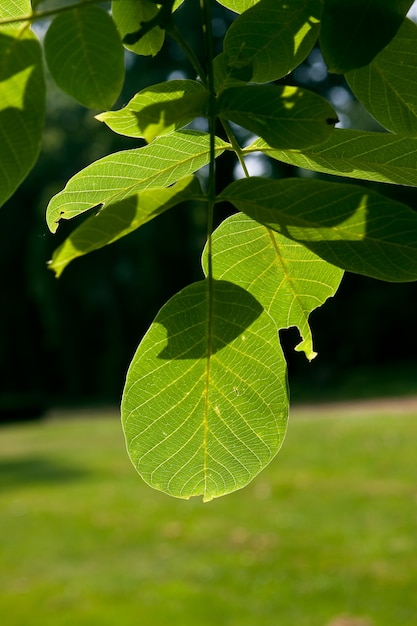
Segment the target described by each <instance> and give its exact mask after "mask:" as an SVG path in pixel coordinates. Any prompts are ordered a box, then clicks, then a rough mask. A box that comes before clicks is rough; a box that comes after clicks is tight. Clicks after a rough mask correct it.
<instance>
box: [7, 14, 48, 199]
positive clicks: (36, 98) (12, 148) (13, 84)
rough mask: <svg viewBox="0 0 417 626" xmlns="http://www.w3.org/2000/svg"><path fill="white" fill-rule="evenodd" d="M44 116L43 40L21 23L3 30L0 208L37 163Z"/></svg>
mask: <svg viewBox="0 0 417 626" xmlns="http://www.w3.org/2000/svg"><path fill="white" fill-rule="evenodd" d="M17 6H18V5H17ZM9 8H10V7H9ZM4 9H5V7H2V15H4V13H5V11H4ZM12 16H13V14H12V15H11V17H12ZM6 17H9V14H8V13H6ZM44 117H45V79H44V74H43V61H42V50H41V47H40V44H39V41H38V39H37V38H36V36H35V35H34V34H33V33H32V32H31V31H30V30H29V28H28V26H27V24H26V25H23V26H22V24H20V28H7V29H6V28H4V27H3V28H1V29H0V206H1V205H2V204H3V203H4V202H5V201H6V200H7V199H8V198H9V197H10V196H11V195H12V194H13V193H14V191H15V190H16V188H17V187H18V186H19V185H20V183H21V182H22V181H23V180H24V179H25V178H26V176H27V174H28V173H29V172H30V170H31V169H32V167H33V166H34V164H35V163H36V160H37V158H38V155H39V151H40V148H41V143H42V132H43V125H44Z"/></svg>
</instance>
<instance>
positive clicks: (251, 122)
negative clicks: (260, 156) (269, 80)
mask: <svg viewBox="0 0 417 626" xmlns="http://www.w3.org/2000/svg"><path fill="white" fill-rule="evenodd" d="M218 112H219V115H220V117H222V118H223V119H228V120H232V121H233V122H235V123H236V124H239V125H240V126H243V127H244V128H247V129H248V130H250V131H252V132H253V133H255V134H256V135H260V136H261V137H262V138H263V139H265V141H267V142H268V143H269V144H270V145H271V146H275V147H280V148H282V149H285V148H292V149H296V148H303V147H306V146H309V145H312V144H317V143H321V142H322V141H324V140H325V139H326V138H327V137H328V136H329V134H330V133H331V132H332V131H333V129H334V125H335V123H336V122H337V116H336V113H335V111H334V110H333V108H332V107H331V106H330V104H329V103H328V102H327V100H325V99H324V98H321V97H320V96H318V95H317V94H315V93H313V92H311V91H308V90H306V89H300V88H299V87H289V86H273V85H247V86H242V87H240V86H236V87H229V88H228V89H225V90H224V91H223V92H222V93H221V95H220V96H219V99H218Z"/></svg>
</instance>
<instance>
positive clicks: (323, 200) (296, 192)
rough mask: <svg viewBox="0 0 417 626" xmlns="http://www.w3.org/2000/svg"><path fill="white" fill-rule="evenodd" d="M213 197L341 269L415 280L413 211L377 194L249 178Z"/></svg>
mask: <svg viewBox="0 0 417 626" xmlns="http://www.w3.org/2000/svg"><path fill="white" fill-rule="evenodd" d="M219 197H220V199H221V198H222V199H224V200H228V201H229V202H231V203H232V204H233V205H234V206H235V207H236V208H237V209H239V210H240V211H243V212H244V213H246V214H247V215H249V217H251V218H252V219H254V220H256V221H258V222H260V223H261V224H264V225H265V226H267V227H268V228H271V229H272V230H276V231H277V232H279V233H280V234H282V235H284V236H285V237H288V238H289V239H292V240H294V241H298V242H299V243H301V244H303V245H305V246H306V247H307V248H309V250H311V251H312V252H314V253H315V254H317V255H318V256H320V257H321V258H322V259H325V260H326V261H328V262H329V263H332V264H333V265H337V266H338V267H341V268H342V269H344V270H347V271H350V272H354V273H357V274H363V275H365V276H370V277H371V278H378V279H380V280H385V281H392V282H406V281H414V280H417V212H415V211H413V210H411V209H410V208H409V207H407V206H406V205H404V204H402V203H400V202H396V201H394V200H391V199H389V198H387V197H385V196H383V195H381V194H379V193H375V192H374V191H370V190H368V189H366V188H364V187H359V186H358V185H348V184H340V183H329V182H325V181H320V180H305V179H282V180H268V179H265V178H256V177H252V178H248V179H242V180H237V181H235V182H233V183H232V184H231V185H229V186H228V187H227V188H226V189H225V190H224V191H223V192H222V193H221V194H220V196H219Z"/></svg>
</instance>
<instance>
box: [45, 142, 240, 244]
mask: <svg viewBox="0 0 417 626" xmlns="http://www.w3.org/2000/svg"><path fill="white" fill-rule="evenodd" d="M227 146H228V144H226V143H225V142H224V141H222V140H221V139H217V140H216V146H215V151H216V156H218V155H219V154H221V153H222V152H223V150H224V149H225V147H227ZM209 160H210V150H209V135H208V134H207V133H200V132H197V131H179V132H175V133H171V134H170V135H165V136H163V137H160V138H159V139H155V141H153V142H152V143H151V144H149V145H147V146H144V147H143V148H137V149H133V150H124V151H123V152H116V153H115V154H111V155H109V156H107V157H104V158H103V159H99V160H98V161H96V162H95V163H92V164H91V165H89V166H88V167H86V168H85V169H83V170H81V172H78V174H76V175H75V176H73V177H72V178H71V179H70V180H69V181H68V183H67V185H66V187H65V189H63V190H62V191H61V192H59V193H58V194H57V195H56V196H54V197H53V198H52V200H51V201H50V203H49V205H48V208H47V216H46V217H47V223H48V226H49V228H50V230H51V231H52V232H55V231H56V230H57V228H58V225H59V221H60V220H61V219H71V218H73V217H75V216H77V215H80V214H81V213H84V212H85V211H88V209H91V208H92V207H95V206H98V205H103V206H106V205H109V204H112V203H115V202H121V201H122V200H125V199H126V198H129V197H130V196H132V195H134V194H136V193H137V192H138V191H141V190H143V189H150V188H158V187H168V186H169V185H171V184H173V183H175V182H176V181H177V180H179V179H180V178H182V177H184V176H187V175H188V174H192V173H193V172H196V171H197V170H198V169H200V167H203V166H204V165H206V164H207V163H208V162H209Z"/></svg>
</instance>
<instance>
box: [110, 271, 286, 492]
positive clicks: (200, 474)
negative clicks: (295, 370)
mask: <svg viewBox="0 0 417 626" xmlns="http://www.w3.org/2000/svg"><path fill="white" fill-rule="evenodd" d="M287 408H288V393H287V384H286V367H285V360H284V357H283V354H282V351H281V348H280V345H279V340H278V333H277V331H276V326H275V324H274V323H273V321H272V320H271V318H270V316H269V315H268V314H267V313H265V311H263V309H262V306H261V305H260V304H259V302H257V300H256V299H255V298H253V296H251V295H250V294H249V293H248V292H247V291H245V290H244V289H241V288H240V287H238V286H236V285H233V284H232V283H228V282H224V281H214V282H213V284H212V287H210V281H209V280H208V279H206V280H204V281H201V282H199V283H194V284H192V285H190V286H188V287H186V288H185V289H184V290H183V291H181V292H180V293H178V294H176V295H175V296H174V297H173V298H171V300H169V301H168V303H167V304H166V305H165V306H164V307H163V308H162V309H161V311H160V312H159V313H158V315H157V317H156V319H155V321H154V323H153V324H152V326H151V327H150V329H149V330H148V332H147V333H146V335H145V337H144V338H143V340H142V342H141V344H140V345H139V348H138V350H137V352H136V354H135V356H134V358H133V361H132V364H131V366H130V368H129V372H128V375H127V380H126V386H125V389H124V394H123V401H122V420H123V428H124V432H125V437H126V443H127V449H128V452H129V455H130V458H131V460H132V463H133V465H134V466H135V468H136V469H137V471H138V472H139V474H140V475H141V476H142V478H143V479H144V480H145V481H146V482H147V483H148V484H149V485H151V486H152V487H154V488H155V489H159V490H161V491H164V492H165V493H168V494H170V495H172V496H176V497H179V498H189V497H191V496H198V495H202V496H203V500H204V501H209V500H211V499H212V498H216V497H218V496H222V495H225V494H227V493H230V492H232V491H235V490H237V489H241V488H242V487H244V486H245V485H246V484H248V483H249V482H250V481H251V480H252V479H253V478H254V477H255V476H256V475H257V474H258V473H259V472H260V471H261V470H262V469H263V468H264V467H265V466H266V465H267V464H268V463H269V462H270V461H271V459H272V458H273V457H274V456H275V455H276V453H277V451H278V450H279V448H280V446H281V444H282V441H283V438H284V435H285V430H286V422H287Z"/></svg>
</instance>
